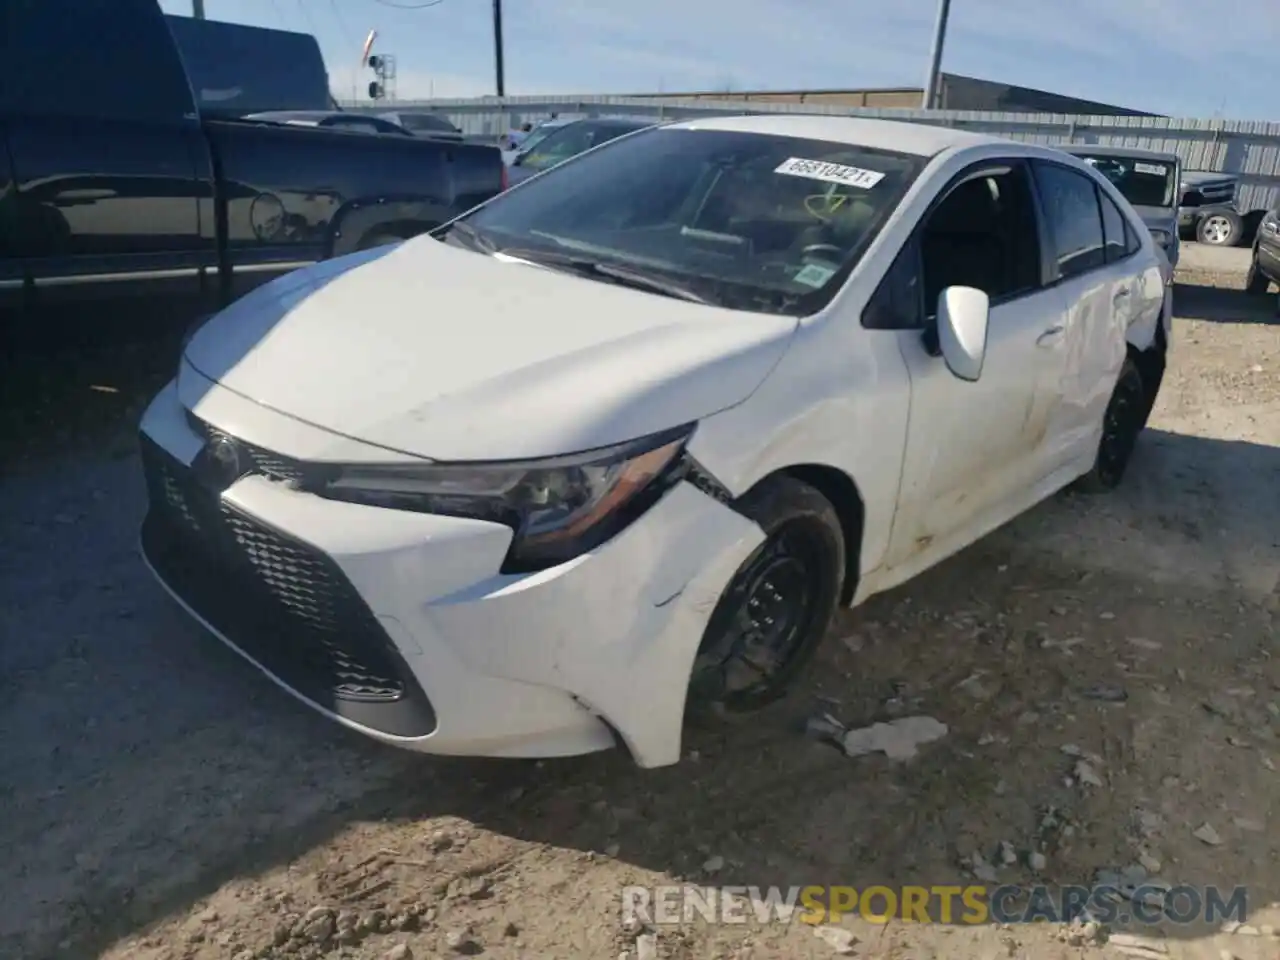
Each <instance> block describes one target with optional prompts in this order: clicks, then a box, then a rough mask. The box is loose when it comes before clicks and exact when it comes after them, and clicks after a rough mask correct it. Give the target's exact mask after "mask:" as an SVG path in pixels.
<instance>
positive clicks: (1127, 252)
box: [1096, 187, 1138, 263]
mask: <svg viewBox="0 0 1280 960" xmlns="http://www.w3.org/2000/svg"><path fill="white" fill-rule="evenodd" d="M1096 189H1097V191H1098V204H1099V205H1100V206H1101V207H1102V237H1103V240H1104V241H1105V243H1106V250H1107V263H1115V262H1116V261H1117V260H1123V259H1124V258H1125V257H1128V256H1131V255H1132V254H1134V253H1136V252H1137V249H1138V247H1137V237H1135V236H1134V235H1133V230H1132V229H1131V228H1130V227H1129V221H1128V219H1127V218H1126V217H1125V215H1124V214H1123V213H1121V212H1120V208H1119V207H1117V206H1116V204H1115V201H1114V200H1112V199H1111V198H1110V197H1109V196H1107V194H1106V192H1105V191H1104V190H1103V189H1102V188H1101V187H1098V188H1096Z"/></svg>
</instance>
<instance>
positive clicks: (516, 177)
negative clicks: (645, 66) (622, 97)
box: [509, 117, 653, 186]
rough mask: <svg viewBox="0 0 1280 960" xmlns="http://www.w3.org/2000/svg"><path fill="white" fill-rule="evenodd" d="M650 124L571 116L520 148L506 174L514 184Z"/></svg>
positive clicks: (630, 119)
mask: <svg viewBox="0 0 1280 960" xmlns="http://www.w3.org/2000/svg"><path fill="white" fill-rule="evenodd" d="M652 125H653V121H652V120H635V119H632V118H629V117H593V118H591V119H588V120H571V121H569V122H568V123H566V124H564V125H563V126H561V127H558V128H556V129H553V130H552V131H551V132H550V133H548V134H547V135H546V136H545V137H541V138H539V139H538V140H536V141H534V143H533V145H532V146H529V147H524V148H522V149H521V150H520V151H519V152H518V153H517V154H516V155H515V156H514V157H512V159H511V167H510V174H509V176H510V181H511V184H512V185H513V186H514V185H515V184H517V183H521V182H522V181H524V180H528V179H529V178H530V177H532V176H534V175H536V174H539V173H541V172H542V171H543V170H550V169H551V168H552V167H554V166H556V165H557V164H560V163H564V162H565V161H566V160H568V159H569V158H570V157H576V156H577V155H578V154H580V153H582V152H583V151H584V150H590V149H591V148H592V147H594V146H597V145H599V144H602V143H608V142H609V141H610V140H613V139H615V138H617V137H620V136H622V135H623V134H625V133H632V132H634V131H636V130H643V129H644V128H645V127H648V126H652Z"/></svg>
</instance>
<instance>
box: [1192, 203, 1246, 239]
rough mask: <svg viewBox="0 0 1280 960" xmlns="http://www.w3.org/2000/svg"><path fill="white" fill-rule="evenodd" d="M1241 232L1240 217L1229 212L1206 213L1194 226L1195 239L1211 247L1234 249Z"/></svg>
mask: <svg viewBox="0 0 1280 960" xmlns="http://www.w3.org/2000/svg"><path fill="white" fill-rule="evenodd" d="M1242 232H1243V226H1242V224H1241V223H1240V217H1239V216H1238V215H1237V214H1235V213H1232V212H1231V211H1230V210H1215V211H1214V212H1213V213H1207V214H1205V215H1204V216H1203V217H1201V218H1200V220H1199V222H1198V223H1197V224H1196V239H1197V240H1198V241H1200V242H1201V243H1205V244H1208V245H1209V246H1211V247H1234V246H1235V245H1236V244H1237V243H1239V242H1240V235H1241V233H1242Z"/></svg>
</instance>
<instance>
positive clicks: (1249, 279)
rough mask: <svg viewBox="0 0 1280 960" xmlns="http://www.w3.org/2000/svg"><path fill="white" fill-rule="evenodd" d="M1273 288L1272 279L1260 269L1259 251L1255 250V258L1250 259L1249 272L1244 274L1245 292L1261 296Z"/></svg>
mask: <svg viewBox="0 0 1280 960" xmlns="http://www.w3.org/2000/svg"><path fill="white" fill-rule="evenodd" d="M1269 289H1271V281H1270V280H1269V279H1267V275H1266V274H1265V273H1263V272H1262V271H1261V270H1259V269H1258V251H1257V250H1256V249H1255V250H1254V251H1253V259H1251V260H1250V261H1249V272H1248V273H1246V274H1245V275H1244V292H1245V293H1247V294H1250V295H1251V296H1255V297H1260V296H1263V295H1264V294H1266V292H1267V291H1268V290H1269Z"/></svg>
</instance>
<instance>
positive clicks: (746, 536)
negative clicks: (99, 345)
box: [141, 384, 763, 767]
mask: <svg viewBox="0 0 1280 960" xmlns="http://www.w3.org/2000/svg"><path fill="white" fill-rule="evenodd" d="M219 392H220V388H217V387H211V388H210V389H209V390H208V391H207V393H206V399H207V400H209V401H210V402H209V404H208V406H209V407H210V408H211V409H215V410H216V409H219V398H218V394H219ZM222 392H223V393H225V391H222ZM226 402H227V401H226V398H225V397H223V400H222V409H225V407H226ZM204 412H205V411H204V410H203V409H202V405H196V407H195V413H196V414H197V415H198V416H200V415H203V414H204ZM241 412H242V413H243V412H245V408H244V407H243V406H242V407H241ZM255 416H258V417H261V418H263V420H262V422H261V423H260V424H259V426H260V427H261V430H260V433H261V435H263V436H272V437H275V438H277V439H278V438H280V437H281V436H284V435H286V434H287V433H288V432H289V431H288V422H289V418H287V417H284V416H283V415H280V414H275V413H272V412H270V411H265V410H261V409H258V410H257V413H256V414H255ZM270 420H274V422H268V421H270ZM244 423H245V421H244V420H243V419H241V420H240V421H239V425H238V429H237V431H236V434H237V436H240V437H241V438H242V439H244V440H246V441H247V442H248V443H250V444H253V443H255V442H256V438H255V437H249V436H245V432H246V431H245V429H244ZM215 425H217V426H220V424H215ZM141 433H142V436H141V442H142V453H143V463H144V468H145V471H146V476H147V486H148V495H149V504H150V506H149V510H148V513H147V517H146V520H145V521H144V524H143V530H142V552H143V555H144V558H145V559H146V562H147V564H148V565H149V566H150V568H151V569H152V571H153V572H154V573H155V575H156V577H157V578H158V579H159V580H160V582H161V583H162V584H163V585H164V587H165V588H166V589H167V590H168V591H169V592H170V593H171V594H172V595H173V596H174V597H175V598H176V599H177V600H178V601H179V603H180V604H182V606H184V607H185V608H186V609H187V611H188V612H189V613H191V614H192V615H193V616H194V617H195V618H196V619H197V620H199V621H200V622H201V623H202V624H203V625H204V626H205V627H206V628H207V629H209V630H210V631H211V632H212V633H214V635H216V636H217V637H218V638H219V639H221V640H222V641H223V642H225V643H227V644H228V645H229V646H231V647H232V648H233V649H235V650H236V651H237V652H238V653H240V654H241V655H242V656H244V657H245V658H246V659H248V660H249V661H250V662H251V663H253V664H254V665H255V666H257V667H258V668H259V669H260V670H261V671H263V672H264V673H265V674H267V676H269V677H270V678H271V679H272V680H273V681H274V682H276V683H277V684H279V685H280V686H281V687H283V688H284V689H286V690H288V691H289V692H290V693H292V694H293V695H294V696H296V697H298V698H299V699H301V700H303V701H304V702H305V703H307V704H308V705H310V706H312V707H313V708H315V709H317V710H320V711H321V712H323V713H325V714H326V715H328V716H329V717H331V718H333V719H335V720H337V721H339V722H340V723H342V724H344V725H346V726H348V727H351V728H354V729H356V730H359V731H360V732H362V733H364V734H366V735H368V736H371V737H374V738H376V739H378V740H381V741H384V742H387V743H392V744H395V745H398V746H402V747H407V748H410V749H414V750H420V751H423V752H427V753H439V754H455V755H472V756H491V757H549V756H567V755H574V754H581V753H588V752H592V751H595V750H601V749H605V748H607V747H610V746H612V745H613V744H614V743H615V734H616V736H617V737H618V738H620V739H621V740H622V741H623V742H624V744H625V745H626V746H627V748H628V749H629V751H630V752H631V754H632V755H633V757H634V758H635V760H636V762H637V763H638V764H639V765H641V766H644V767H653V766H662V765H665V764H670V763H674V762H676V761H677V760H678V759H679V757H680V733H681V727H682V724H683V715H684V695H685V690H686V687H687V685H688V678H689V671H690V669H691V666H692V663H693V658H694V655H695V653H696V651H697V647H698V644H699V641H700V640H701V637H702V633H703V629H704V627H705V625H706V621H707V619H708V618H709V616H710V613H711V610H712V609H713V608H714V606H715V603H716V600H717V599H718V598H719V596H720V594H721V592H722V591H723V589H724V587H725V585H726V584H727V583H728V582H729V580H730V578H731V577H732V575H733V573H734V571H735V570H736V569H737V567H738V566H739V565H740V563H741V562H742V561H743V560H744V559H745V558H746V556H747V555H748V554H749V553H750V552H751V550H752V549H754V548H755V546H756V545H757V544H758V543H759V542H760V541H761V539H762V538H763V535H762V533H761V532H760V529H759V527H758V526H756V525H755V524H754V523H752V522H750V521H748V520H747V519H746V518H744V517H742V516H741V515H739V514H737V513H735V512H734V511H733V510H731V509H729V508H728V507H726V506H724V505H722V504H720V503H718V502H716V501H715V500H713V499H712V498H710V497H708V496H706V495H705V494H703V493H701V492H699V491H698V490H696V489H695V488H694V487H693V486H692V485H691V484H687V483H685V484H680V485H679V486H677V487H676V488H674V489H673V490H672V491H670V492H669V493H668V494H667V495H666V496H665V497H664V498H663V500H662V501H660V502H659V503H658V504H657V505H656V506H655V507H653V508H652V509H651V510H650V511H649V512H648V513H647V514H645V516H644V517H642V518H641V519H640V520H639V521H637V522H636V523H635V524H633V525H632V526H631V527H630V528H628V529H627V530H626V531H624V532H623V533H622V534H621V535H619V536H618V537H615V538H614V539H613V540H612V541H610V542H609V543H607V544H605V545H604V546H603V547H601V548H600V549H598V550H596V551H593V552H592V553H589V554H587V555H585V556H583V557H580V558H578V559H577V560H575V561H572V562H570V563H567V564H563V565H561V566H560V567H556V568H554V569H551V570H546V571H542V572H539V573H536V574H528V575H519V576H511V575H502V574H499V573H498V570H499V568H500V566H501V563H502V560H503V557H504V556H505V554H506V550H507V546H508V544H509V541H510V532H509V531H508V530H507V528H505V527H502V526H499V525H496V524H491V523H485V522H480V521H471V520H460V519H455V518H449V517H436V516H426V515H421V514H410V513H403V512H400V511H393V510H385V509H380V508H375V507H367V506H361V505H357V504H350V503H341V502H335V501H330V500H325V499H322V498H320V497H316V496H314V495H311V494H307V493H303V492H300V491H298V490H296V489H292V488H290V486H289V485H288V483H287V482H286V481H284V480H282V479H280V478H279V475H280V474H282V473H285V472H287V471H285V470H282V469H277V468H275V467H272V466H271V456H274V455H275V454H271V455H266V454H265V451H261V450H259V451H258V453H260V454H263V455H264V456H263V457H262V458H259V457H258V456H255V457H254V460H255V462H256V463H265V464H267V468H266V470H264V471H260V472H259V475H249V476H246V477H243V478H242V479H241V480H239V481H237V482H236V483H235V484H233V485H232V486H230V487H229V488H227V489H226V490H223V491H222V492H221V493H218V494H215V493H213V492H212V491H211V490H209V489H207V488H205V487H204V486H201V485H200V483H199V482H197V480H196V478H195V474H194V473H193V471H192V469H191V464H192V462H193V460H194V459H195V457H196V454H197V453H198V451H199V449H200V448H201V446H202V444H203V438H202V437H201V436H200V435H199V433H198V432H197V431H196V429H195V428H194V427H193V425H192V423H191V422H190V420H189V419H188V416H187V411H186V409H185V408H184V406H183V404H182V403H181V402H180V401H179V397H178V391H177V388H176V386H175V385H174V384H170V385H169V386H168V387H167V388H166V389H165V390H164V391H162V392H161V393H160V394H159V396H157V397H156V399H155V400H154V401H153V402H152V404H151V406H150V407H149V408H148V410H147V412H146V414H145V415H144V417H143V422H142V428H141ZM279 460H280V461H281V462H282V463H287V462H288V456H287V455H286V456H281V457H279ZM268 470H269V471H271V472H273V473H274V474H275V478H274V479H273V477H272V476H268V475H266V472H267V471H268Z"/></svg>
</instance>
